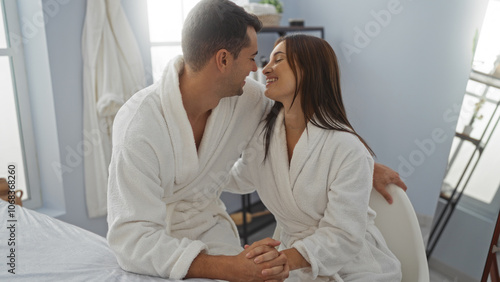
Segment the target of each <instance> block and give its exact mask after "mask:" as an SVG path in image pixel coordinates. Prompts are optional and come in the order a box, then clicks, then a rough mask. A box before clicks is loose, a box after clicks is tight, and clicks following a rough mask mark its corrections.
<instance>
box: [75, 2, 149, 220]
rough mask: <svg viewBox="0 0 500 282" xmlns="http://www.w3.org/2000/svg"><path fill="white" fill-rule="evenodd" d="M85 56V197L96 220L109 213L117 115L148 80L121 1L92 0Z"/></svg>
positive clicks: (85, 40)
mask: <svg viewBox="0 0 500 282" xmlns="http://www.w3.org/2000/svg"><path fill="white" fill-rule="evenodd" d="M82 56H83V65H84V67H83V68H84V70H83V95H84V99H83V100H84V103H83V104H84V109H83V110H84V111H83V112H84V114H83V115H84V117H83V120H84V121H83V123H84V124H83V138H84V148H83V150H84V160H85V196H86V202H87V212H88V216H89V217H90V218H93V217H99V216H104V215H106V213H107V207H106V202H107V197H106V193H107V182H108V166H109V162H110V159H111V134H112V127H113V120H114V117H115V115H116V113H117V112H118V110H119V109H120V107H121V106H122V105H123V104H124V103H125V102H126V101H127V99H128V98H130V97H131V96H132V95H133V94H134V93H135V92H136V91H137V90H139V89H141V88H143V87H144V86H145V83H146V81H145V74H144V67H143V62H142V58H141V55H140V52H139V47H138V45H137V42H136V40H135V37H134V34H133V33H132V30H131V28H130V25H129V23H128V20H127V18H126V15H125V13H124V11H123V9H122V7H121V3H120V0H91V1H87V12H86V16H85V23H84V28H83V35H82Z"/></svg>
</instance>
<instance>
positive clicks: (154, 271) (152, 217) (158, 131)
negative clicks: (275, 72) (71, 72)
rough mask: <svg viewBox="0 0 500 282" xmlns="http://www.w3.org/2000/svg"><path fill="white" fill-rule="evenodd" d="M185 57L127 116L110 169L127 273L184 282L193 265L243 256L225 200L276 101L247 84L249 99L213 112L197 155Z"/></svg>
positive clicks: (111, 201) (123, 112)
mask: <svg viewBox="0 0 500 282" xmlns="http://www.w3.org/2000/svg"><path fill="white" fill-rule="evenodd" d="M182 67H183V59H182V57H177V58H176V59H175V60H173V61H171V62H170V63H169V65H168V66H167V68H166V70H165V72H164V74H163V77H162V78H161V79H160V80H159V81H158V82H157V83H155V84H154V85H152V86H150V87H148V88H146V89H144V90H142V91H140V92H138V93H137V94H135V95H134V96H133V97H132V98H130V99H129V101H128V102H127V103H126V104H125V105H124V106H123V107H122V108H121V109H120V111H119V112H118V114H117V116H116V118H115V122H114V128H113V154H112V160H111V165H110V169H109V174H110V177H109V187H108V224H109V231H108V235H107V238H108V242H109V245H110V246H111V248H112V250H113V251H114V253H115V254H116V256H117V259H118V263H119V264H120V266H121V267H122V268H123V269H125V270H128V271H131V272H136V273H142V274H148V275H154V276H161V277H170V278H175V279H180V278H183V277H184V276H185V275H186V273H187V271H188V269H189V266H190V265H191V263H192V261H193V259H194V258H195V257H196V256H197V255H198V254H199V253H200V252H201V251H203V250H205V251H206V252H207V253H208V254H213V255H217V254H226V255H235V254H238V253H239V252H241V251H242V248H241V246H240V241H239V237H238V232H237V229H236V226H235V225H234V223H233V222H232V221H231V219H230V217H229V215H228V214H227V212H226V209H225V206H224V204H223V203H222V201H221V200H220V199H219V196H220V194H221V192H222V189H223V187H224V186H225V184H226V183H227V181H228V179H229V171H230V170H231V167H232V166H233V165H234V163H235V162H236V160H237V159H238V158H239V156H240V153H241V152H242V151H243V149H244V148H245V147H246V145H247V144H248V142H249V141H250V139H251V137H252V135H253V134H254V132H255V130H256V128H257V126H258V124H259V121H260V120H261V118H262V115H263V113H264V112H265V110H266V107H268V106H269V104H270V102H269V101H268V100H267V99H265V97H264V96H263V85H259V84H257V82H255V81H253V80H249V79H247V83H246V85H245V87H244V94H243V95H242V96H239V97H231V98H224V99H222V100H221V101H220V103H219V105H218V106H217V107H216V108H215V109H213V110H212V113H211V115H210V117H209V119H208V121H207V125H206V128H205V132H204V135H203V140H202V142H201V144H200V147H199V150H198V152H197V150H196V147H195V143H194V136H193V132H192V129H191V126H190V123H189V120H188V117H187V114H186V111H185V109H184V107H183V104H182V98H181V93H180V90H179V78H178V77H179V72H180V71H181V69H182Z"/></svg>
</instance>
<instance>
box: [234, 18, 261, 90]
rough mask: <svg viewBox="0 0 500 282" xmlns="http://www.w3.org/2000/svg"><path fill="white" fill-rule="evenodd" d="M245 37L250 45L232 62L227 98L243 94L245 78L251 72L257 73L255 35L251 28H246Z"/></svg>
mask: <svg viewBox="0 0 500 282" xmlns="http://www.w3.org/2000/svg"><path fill="white" fill-rule="evenodd" d="M247 35H248V37H249V38H250V45H248V46H247V47H244V48H243V49H241V51H240V54H239V55H238V58H237V59H236V60H234V61H233V64H232V66H231V67H232V69H231V72H230V73H229V74H228V80H227V82H228V87H229V88H228V91H229V92H228V96H235V95H238V96H239V95H241V94H243V85H245V78H246V77H247V76H248V75H249V74H250V72H251V71H257V65H256V64H255V56H257V51H258V48H257V33H256V32H255V29H254V28H253V27H248V29H247Z"/></svg>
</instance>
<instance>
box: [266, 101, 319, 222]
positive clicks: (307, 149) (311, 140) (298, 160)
mask: <svg viewBox="0 0 500 282" xmlns="http://www.w3.org/2000/svg"><path fill="white" fill-rule="evenodd" d="M284 117H285V115H284V110H283V109H282V110H281V111H280V113H279V114H278V117H277V118H276V124H275V126H274V131H273V138H271V142H270V148H269V149H270V150H269V151H270V152H269V154H270V160H269V161H271V166H272V169H273V171H274V172H275V173H274V174H275V181H276V184H277V187H280V188H281V189H275V192H274V193H275V196H276V197H277V199H281V200H280V201H279V202H281V203H282V204H281V205H282V207H281V208H280V210H281V211H277V212H284V213H288V214H292V215H293V218H294V219H295V220H296V221H297V223H299V224H300V223H301V222H308V221H309V220H311V218H310V217H309V216H308V215H307V213H305V212H304V211H302V210H301V209H300V207H299V206H298V205H297V202H296V201H295V197H294V194H293V190H294V186H295V183H296V182H297V178H298V176H299V174H300V172H301V170H302V168H303V167H304V165H305V164H306V161H307V160H308V159H309V157H310V156H311V152H312V150H313V149H314V148H315V147H316V146H317V145H318V143H319V141H320V140H321V138H322V136H323V134H325V132H324V130H321V129H320V128H318V127H316V126H314V125H313V124H311V123H308V124H307V126H306V130H304V132H303V133H302V135H301V136H300V139H299V141H298V142H297V144H296V145H295V148H294V150H293V156H292V160H291V161H290V165H289V164H288V163H289V161H288V151H287V143H286V132H285V125H284ZM273 212H274V211H273ZM287 217H288V216H287ZM301 225H302V224H301Z"/></svg>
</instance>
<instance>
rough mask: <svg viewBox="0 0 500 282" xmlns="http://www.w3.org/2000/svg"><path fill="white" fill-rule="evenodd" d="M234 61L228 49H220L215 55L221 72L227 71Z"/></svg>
mask: <svg viewBox="0 0 500 282" xmlns="http://www.w3.org/2000/svg"><path fill="white" fill-rule="evenodd" d="M232 59H233V57H232V55H231V53H230V52H229V51H228V50H226V49H220V50H219V51H217V53H216V54H215V63H216V65H217V68H218V69H219V71H221V72H225V71H227V68H228V66H229V65H230V64H231V60H232Z"/></svg>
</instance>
